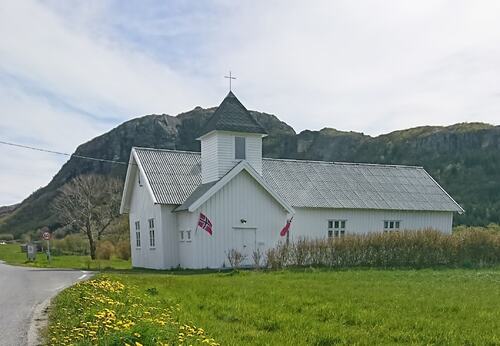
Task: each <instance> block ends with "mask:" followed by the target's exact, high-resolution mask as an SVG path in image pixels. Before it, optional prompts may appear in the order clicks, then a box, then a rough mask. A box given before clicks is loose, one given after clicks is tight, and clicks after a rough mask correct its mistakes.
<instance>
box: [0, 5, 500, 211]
mask: <svg viewBox="0 0 500 346" xmlns="http://www.w3.org/2000/svg"><path fill="white" fill-rule="evenodd" d="M499 15H500V1H495V0H491V1H481V0H477V1H476V0H474V1H472V0H470V1H461V0H450V1H442V0H419V1H414V0H410V1H406V0H379V1H376V0H365V1H358V0H345V1H337V0H325V1H320V0H316V1H292V0H282V1H264V0H260V1H250V0H241V1H229V0H228V1H164V0H158V1H150V0H143V1H127V0H116V1H111V0H85V1H78V0H74V1H64V0H58V1H30V0H23V1H18V0H3V1H0V120H1V121H0V141H9V142H16V143H20V144H24V145H31V146H37V147H43V148H46V149H50V150H57V151H63V152H69V153H72V152H74V151H75V149H76V147H77V146H78V145H79V144H81V143H83V142H86V141H88V140H90V139H92V138H93V137H95V136H97V135H100V134H102V133H104V132H106V131H109V130H110V129H112V128H113V127H116V126H117V125H119V124H120V123H122V122H124V121H126V120H129V119H132V118H135V117H138V116H141V115H144V114H152V113H157V114H158V113H166V114H170V115H176V114H178V113H180V112H184V111H188V110H191V109H193V108H194V107H196V106H201V107H213V106H216V105H218V104H219V103H220V102H221V100H222V99H223V98H224V96H225V95H226V93H227V91H228V83H227V79H224V76H225V75H227V73H228V71H229V70H231V71H232V72H233V74H234V75H235V76H236V77H237V79H236V80H235V81H234V82H233V91H234V92H235V94H236V95H237V96H238V98H239V99H240V100H241V101H242V102H243V104H244V105H245V106H246V107H247V108H248V109H252V110H258V111H263V112H267V113H271V114H275V115H276V116H278V117H279V118H280V119H281V120H283V121H285V122H287V123H288V124H289V125H291V126H292V127H294V129H295V130H296V131H297V132H300V131H302V130H304V129H312V130H319V129H322V128H324V127H332V128H336V129H339V130H353V131H358V132H363V133H366V134H370V135H373V136H375V135H379V134H382V133H387V132H390V131H394V130H398V129H403V128H409V127H415V126H421V125H449V124H454V123H458V122H473V121H480V122H488V123H492V124H498V123H500V121H499V119H500V116H499V115H500V83H499V81H500V63H499V62H500V20H498V17H499ZM0 156H1V157H2V160H1V161H0V162H1V163H0V182H1V184H0V205H8V204H13V203H17V202H20V201H21V200H23V199H24V198H25V197H27V196H28V195H29V194H30V193H32V192H33V191H34V190H36V189H38V188H40V187H42V186H44V185H46V184H47V183H48V182H49V181H50V179H51V178H52V177H53V176H54V175H55V174H56V173H57V171H58V170H59V169H60V167H61V165H62V164H63V163H64V162H65V161H66V160H67V158H65V157H61V156H56V155H53V154H47V153H40V152H35V151H29V150H25V149H19V148H12V147H7V146H3V145H0Z"/></svg>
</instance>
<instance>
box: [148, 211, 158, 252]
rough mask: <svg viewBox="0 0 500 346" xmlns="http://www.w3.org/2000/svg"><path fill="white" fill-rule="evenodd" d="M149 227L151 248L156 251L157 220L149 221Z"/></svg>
mask: <svg viewBox="0 0 500 346" xmlns="http://www.w3.org/2000/svg"><path fill="white" fill-rule="evenodd" d="M148 225H149V248H150V249H154V248H156V239H155V219H154V218H151V219H148Z"/></svg>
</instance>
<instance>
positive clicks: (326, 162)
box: [132, 147, 424, 169]
mask: <svg viewBox="0 0 500 346" xmlns="http://www.w3.org/2000/svg"><path fill="white" fill-rule="evenodd" d="M132 149H139V150H154V151H166V152H171V153H183V154H192V155H201V152H199V151H188V150H177V149H164V148H148V147H132ZM262 160H267V161H286V162H299V163H321V164H330V165H332V164H333V165H352V166H377V167H397V168H413V169H423V168H424V167H422V166H412V165H396V164H384V163H367V162H342V161H322V160H304V159H277V158H274V157H263V158H262Z"/></svg>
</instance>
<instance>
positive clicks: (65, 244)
mask: <svg viewBox="0 0 500 346" xmlns="http://www.w3.org/2000/svg"><path fill="white" fill-rule="evenodd" d="M52 247H53V249H54V251H55V253H54V254H59V255H88V254H89V243H88V241H87V239H85V238H83V237H82V236H81V235H80V234H70V235H67V236H66V237H64V238H63V239H54V240H52Z"/></svg>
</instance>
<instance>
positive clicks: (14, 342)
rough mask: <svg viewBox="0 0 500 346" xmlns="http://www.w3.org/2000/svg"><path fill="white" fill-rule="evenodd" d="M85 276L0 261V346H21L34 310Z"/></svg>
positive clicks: (79, 272)
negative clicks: (12, 264)
mask: <svg viewBox="0 0 500 346" xmlns="http://www.w3.org/2000/svg"><path fill="white" fill-rule="evenodd" d="M86 276H88V274H86V273H85V272H82V271H76V270H58V269H35V268H26V267H15V266H9V265H6V264H3V263H1V262H0V345H1V346H23V345H26V344H27V335H28V330H29V327H30V323H31V318H32V316H33V311H34V309H35V307H36V306H37V305H39V304H41V303H43V302H44V301H46V300H47V299H49V298H51V297H52V296H54V295H56V294H57V292H59V291H60V290H62V289H63V288H65V287H67V286H69V285H71V284H73V283H74V282H76V281H78V280H81V279H84V278H85V277H86Z"/></svg>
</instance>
